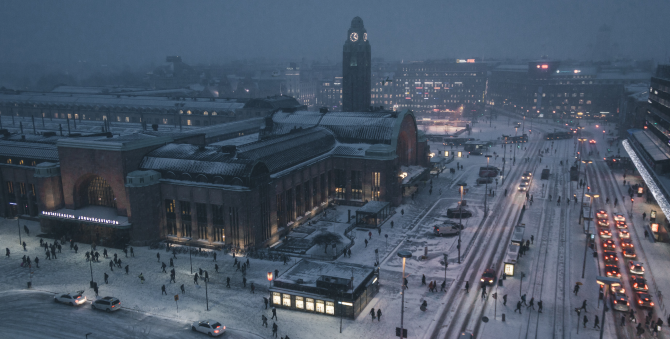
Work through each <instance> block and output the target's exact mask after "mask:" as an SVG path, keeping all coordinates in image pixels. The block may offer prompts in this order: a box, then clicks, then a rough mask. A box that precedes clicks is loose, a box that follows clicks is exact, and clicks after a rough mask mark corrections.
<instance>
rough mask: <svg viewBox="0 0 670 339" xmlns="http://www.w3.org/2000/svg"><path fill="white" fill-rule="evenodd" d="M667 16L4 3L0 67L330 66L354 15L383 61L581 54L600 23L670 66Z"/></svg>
mask: <svg viewBox="0 0 670 339" xmlns="http://www.w3.org/2000/svg"><path fill="white" fill-rule="evenodd" d="M669 13H670V1H668V0H588V1H584V0H553V1H545V0H461V1H453V0H425V1H421V0H358V1H348V0H337V1H326V0H305V1H298V0H295V1H294V0H283V1H276V0H266V1H253V0H252V1H247V0H235V1H230V0H215V1H200V0H189V1H186V0H184V1H166V0H160V1H149V0H139V1H138V0H131V1H125V0H115V1H97V0H95V1H92V0H86V1H68V0H59V1H53V0H45V1H26V0H19V1H10V0H3V1H2V2H0V63H7V62H11V63H15V62H18V63H22V62H49V61H50V60H52V61H57V62H65V63H69V62H76V61H77V60H87V61H89V62H94V63H109V64H117V65H119V64H129V65H137V64H142V63H147V62H162V61H163V60H164V59H165V56H166V55H181V56H182V57H183V58H184V61H185V62H187V63H192V64H195V63H198V62H203V63H208V62H215V63H216V62H225V61H229V60H231V59H243V58H255V57H267V58H268V59H272V58H292V59H295V60H300V58H302V57H307V58H310V59H325V58H329V59H330V60H331V61H336V60H339V59H341V57H342V44H343V43H344V40H345V38H346V32H347V29H348V28H349V25H350V23H351V19H352V18H353V17H355V16H360V17H361V18H362V19H363V21H364V23H365V27H366V29H367V31H368V36H369V40H370V43H371V45H372V53H373V57H383V58H385V59H387V60H419V59H429V58H430V59H437V58H447V57H449V58H452V57H485V58H500V57H523V58H527V57H530V58H535V57H539V56H540V55H542V54H548V55H549V56H551V57H554V58H570V57H572V58H584V57H587V56H589V55H590V50H589V45H592V44H593V43H594V41H595V37H596V32H597V30H598V28H599V27H600V26H601V25H603V24H608V25H610V26H611V27H612V41H613V42H615V43H616V44H618V50H617V51H618V53H617V54H618V55H620V56H624V57H631V58H636V59H644V58H655V59H657V60H659V59H662V60H665V62H667V56H668V51H669V48H670V38H669V35H668V33H669V32H670V20H668V14H669Z"/></svg>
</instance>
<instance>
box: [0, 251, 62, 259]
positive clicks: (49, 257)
mask: <svg viewBox="0 0 670 339" xmlns="http://www.w3.org/2000/svg"><path fill="white" fill-rule="evenodd" d="M7 254H8V255H9V253H7ZM45 254H46V256H47V259H49V260H51V252H49V251H46V252H45Z"/></svg>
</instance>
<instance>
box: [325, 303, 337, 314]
mask: <svg viewBox="0 0 670 339" xmlns="http://www.w3.org/2000/svg"><path fill="white" fill-rule="evenodd" d="M326 313H327V314H331V315H335V303H333V302H332V301H326Z"/></svg>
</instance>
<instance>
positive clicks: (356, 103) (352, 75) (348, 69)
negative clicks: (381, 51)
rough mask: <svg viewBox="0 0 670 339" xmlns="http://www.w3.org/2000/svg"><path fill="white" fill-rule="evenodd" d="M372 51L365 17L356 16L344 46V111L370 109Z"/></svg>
mask: <svg viewBox="0 0 670 339" xmlns="http://www.w3.org/2000/svg"><path fill="white" fill-rule="evenodd" d="M371 59H372V52H371V50H370V42H369V41H368V33H367V31H366V30H365V26H363V19H361V18H359V17H355V18H354V19H353V20H351V27H349V31H348V32H347V40H346V41H345V42H344V47H343V48H342V111H343V112H367V111H368V110H370V88H371V78H372V65H371V64H372V62H371Z"/></svg>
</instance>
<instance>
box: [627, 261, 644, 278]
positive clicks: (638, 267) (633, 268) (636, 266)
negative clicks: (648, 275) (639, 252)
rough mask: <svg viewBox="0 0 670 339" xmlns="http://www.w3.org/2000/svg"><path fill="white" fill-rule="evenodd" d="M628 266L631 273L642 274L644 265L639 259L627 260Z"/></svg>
mask: <svg viewBox="0 0 670 339" xmlns="http://www.w3.org/2000/svg"><path fill="white" fill-rule="evenodd" d="M628 268H629V271H630V273H632V274H639V275H641V274H644V267H643V266H642V263H641V262H639V261H633V260H631V261H629V262H628Z"/></svg>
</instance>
